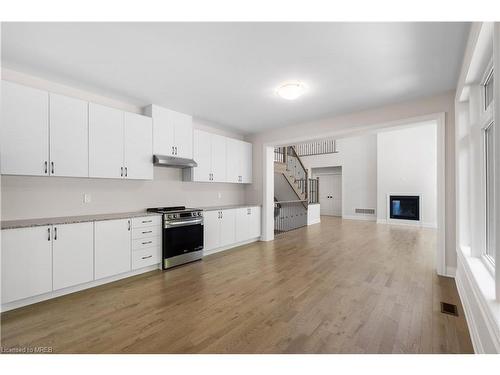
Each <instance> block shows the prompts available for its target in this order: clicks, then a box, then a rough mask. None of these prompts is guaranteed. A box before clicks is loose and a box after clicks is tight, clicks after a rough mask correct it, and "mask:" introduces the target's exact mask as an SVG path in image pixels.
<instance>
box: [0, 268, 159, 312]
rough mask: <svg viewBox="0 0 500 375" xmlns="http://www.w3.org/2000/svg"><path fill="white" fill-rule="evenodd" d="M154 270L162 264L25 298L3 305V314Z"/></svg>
mask: <svg viewBox="0 0 500 375" xmlns="http://www.w3.org/2000/svg"><path fill="white" fill-rule="evenodd" d="M154 270H161V264H160V263H158V264H153V265H151V266H147V267H144V268H140V269H137V270H132V271H128V272H125V273H121V274H119V275H113V276H110V277H105V278H103V279H98V280H93V281H90V282H88V283H84V284H80V285H74V286H70V287H68V288H63V289H59V290H54V291H52V292H48V293H44V294H40V295H38V296H33V297H28V298H24V299H21V300H17V301H13V302H9V303H5V304H2V309H1V312H5V311H9V310H13V309H17V308H19V307H23V306H28V305H31V304H34V303H38V302H42V301H46V300H49V299H52V298H56V297H60V296H65V295H67V294H71V293H75V292H79V291H81V290H85V289H90V288H94V287H96V286H99V285H104V284H108V283H111V282H114V281H118V280H122V279H126V278H129V277H131V276H137V275H140V274H142V273H146V272H150V271H154Z"/></svg>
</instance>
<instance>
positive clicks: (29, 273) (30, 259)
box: [2, 225, 52, 303]
mask: <svg viewBox="0 0 500 375" xmlns="http://www.w3.org/2000/svg"><path fill="white" fill-rule="evenodd" d="M51 235H52V230H51V226H49V225H46V226H40V227H32V228H19V229H9V230H2V303H8V302H12V301H16V300H20V299H23V298H28V297H32V296H36V295H39V294H43V293H47V292H50V291H51V290H52V240H51V239H52V236H51Z"/></svg>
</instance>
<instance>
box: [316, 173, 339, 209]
mask: <svg viewBox="0 0 500 375" xmlns="http://www.w3.org/2000/svg"><path fill="white" fill-rule="evenodd" d="M319 204H320V210H321V215H327V216H342V175H334V174H325V175H320V176H319Z"/></svg>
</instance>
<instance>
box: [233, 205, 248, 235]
mask: <svg viewBox="0 0 500 375" xmlns="http://www.w3.org/2000/svg"><path fill="white" fill-rule="evenodd" d="M235 211H236V231H235V232H236V242H242V241H246V240H248V239H249V238H250V234H249V227H248V224H249V215H248V209H247V208H246V207H243V208H238V209H236V210H235Z"/></svg>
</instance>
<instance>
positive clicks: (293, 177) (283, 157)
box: [274, 146, 318, 234]
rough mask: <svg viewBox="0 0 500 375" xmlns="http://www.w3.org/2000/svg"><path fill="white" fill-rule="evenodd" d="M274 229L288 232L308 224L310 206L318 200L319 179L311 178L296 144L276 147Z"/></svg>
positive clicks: (279, 231)
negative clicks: (298, 153)
mask: <svg viewBox="0 0 500 375" xmlns="http://www.w3.org/2000/svg"><path fill="white" fill-rule="evenodd" d="M274 181H275V183H274V195H275V197H274V200H275V204H274V229H275V233H276V234H278V233H281V232H286V231H289V230H292V229H296V228H299V227H302V226H305V225H307V209H308V205H309V204H310V203H317V202H318V180H317V179H309V178H308V173H307V169H306V168H305V167H304V165H303V164H302V161H301V160H300V157H299V156H298V155H297V152H296V149H295V147H294V146H286V147H277V148H275V149H274Z"/></svg>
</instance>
